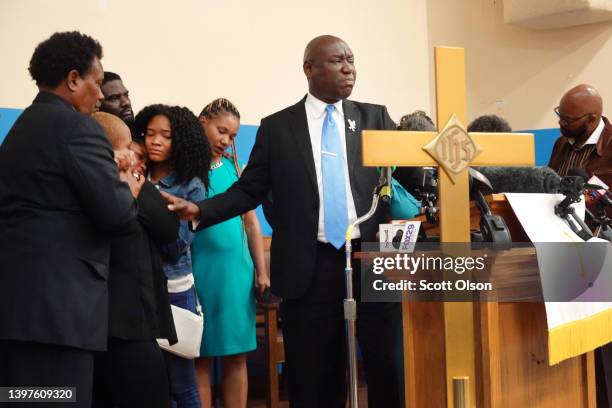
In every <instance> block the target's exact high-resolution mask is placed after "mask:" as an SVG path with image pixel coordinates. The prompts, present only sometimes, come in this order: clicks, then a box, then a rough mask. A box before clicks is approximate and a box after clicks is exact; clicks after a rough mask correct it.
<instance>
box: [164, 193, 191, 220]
mask: <svg viewBox="0 0 612 408" xmlns="http://www.w3.org/2000/svg"><path fill="white" fill-rule="evenodd" d="M160 193H161V195H162V197H163V198H164V200H166V202H167V203H168V209H169V210H170V211H173V212H175V213H176V214H177V215H178V216H179V218H180V219H181V220H187V221H197V220H199V219H200V208H199V207H198V206H197V205H195V204H194V203H192V202H190V201H187V200H183V199H182V198H178V197H176V196H173V195H172V194H168V193H166V192H163V191H160Z"/></svg>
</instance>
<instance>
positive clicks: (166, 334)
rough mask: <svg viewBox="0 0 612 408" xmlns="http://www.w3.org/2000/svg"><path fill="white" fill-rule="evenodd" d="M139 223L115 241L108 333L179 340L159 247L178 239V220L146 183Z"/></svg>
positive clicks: (150, 185)
mask: <svg viewBox="0 0 612 408" xmlns="http://www.w3.org/2000/svg"><path fill="white" fill-rule="evenodd" d="M138 221H139V222H138V227H137V229H136V231H134V232H133V233H132V234H129V235H126V236H123V237H116V238H113V240H112V242H111V255H110V274H109V278H108V291H109V293H108V295H109V322H108V325H109V326H108V327H109V329H108V332H109V336H111V337H117V338H120V339H125V340H153V339H156V338H164V339H168V340H169V341H170V342H171V343H173V342H175V341H176V332H175V330H174V321H173V319H172V312H171V310H170V301H169V300H168V287H167V279H166V275H165V274H164V271H163V269H162V265H161V260H160V256H159V252H158V250H157V245H162V244H167V243H170V242H174V241H175V240H176V236H177V234H178V229H179V219H178V217H177V216H176V214H174V213H173V212H171V211H168V208H167V206H166V202H165V201H164V199H163V198H162V196H161V194H159V191H157V189H156V188H155V186H153V184H151V183H149V182H148V181H147V182H145V184H144V185H143V187H142V191H141V192H140V195H139V196H138Z"/></svg>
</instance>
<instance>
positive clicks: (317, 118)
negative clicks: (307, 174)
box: [305, 93, 361, 242]
mask: <svg viewBox="0 0 612 408" xmlns="http://www.w3.org/2000/svg"><path fill="white" fill-rule="evenodd" d="M305 105H306V118H307V120H308V133H309V134H310V144H311V146H312V154H313V156H314V164H315V172H316V174H317V187H318V189H319V203H320V205H319V231H318V234H317V239H318V240H319V241H320V242H329V241H328V240H327V238H326V237H325V224H324V223H323V220H324V217H325V213H324V209H323V207H324V206H323V177H322V175H321V136H322V132H323V121H324V120H325V115H326V113H325V108H326V106H327V105H328V104H327V103H325V102H323V101H322V100H320V99H317V98H316V97H314V96H312V95H311V94H310V93H308V96H307V97H306V102H305ZM334 107H335V108H336V109H334V113H333V118H334V120H335V122H336V128H337V129H338V132H340V145H341V146H342V151H343V152H344V189H345V191H346V204H347V209H348V222H349V224H352V223H353V222H354V221H355V220H356V219H357V210H356V209H355V201H354V200H353V192H352V191H351V183H350V180H349V172H348V158H347V155H346V133H345V126H344V112H343V111H342V101H338V102H336V103H334ZM359 237H361V232H360V231H359V227H357V228H355V230H354V231H353V238H359Z"/></svg>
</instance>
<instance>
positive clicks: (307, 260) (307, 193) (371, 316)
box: [166, 35, 403, 408]
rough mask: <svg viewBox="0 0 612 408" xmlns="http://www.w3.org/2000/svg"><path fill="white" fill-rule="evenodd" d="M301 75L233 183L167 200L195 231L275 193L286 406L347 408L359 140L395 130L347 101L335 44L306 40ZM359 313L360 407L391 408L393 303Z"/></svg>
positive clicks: (364, 233) (362, 190) (365, 179)
mask: <svg viewBox="0 0 612 408" xmlns="http://www.w3.org/2000/svg"><path fill="white" fill-rule="evenodd" d="M303 69H304V73H305V74H306V78H307V79H308V85H309V92H308V95H306V97H304V98H303V99H302V100H301V101H299V102H298V103H297V104H295V105H293V106H290V107H288V108H286V109H284V110H282V111H280V112H277V113H275V114H273V115H271V116H268V117H267V118H264V119H263V120H262V121H261V126H260V128H259V131H258V133H257V138H256V141H255V146H254V147H253V151H252V153H251V157H250V159H249V163H248V165H247V167H246V169H245V171H244V172H243V174H242V176H241V177H240V179H239V181H238V182H236V183H235V184H234V185H233V186H232V187H231V188H230V189H229V190H228V191H227V192H226V193H224V194H220V195H218V196H215V197H214V198H212V199H210V200H205V201H202V202H199V203H197V205H195V204H193V203H187V202H185V201H183V200H178V199H176V198H173V197H171V196H166V199H167V200H168V201H169V203H170V205H169V207H170V209H174V210H175V211H177V212H178V213H179V214H180V215H181V216H182V217H183V218H186V219H192V220H199V224H198V225H197V228H198V229H201V228H205V227H206V226H209V225H212V224H215V223H218V222H220V221H222V220H225V219H228V218H231V217H234V216H236V215H238V214H242V213H244V212H246V211H248V210H250V209H252V208H254V207H256V206H257V205H258V204H259V203H261V202H262V200H263V199H264V198H265V197H266V195H267V194H268V192H272V196H273V198H274V211H273V214H272V224H273V225H274V237H273V241H272V253H271V274H272V276H271V285H272V286H271V289H272V292H273V293H274V294H276V295H278V296H281V297H282V298H283V303H282V306H281V316H282V319H283V334H284V342H285V351H286V353H285V356H286V360H287V370H288V378H289V399H290V401H291V405H292V406H293V407H308V408H311V407H344V402H345V399H346V361H347V358H346V346H345V329H344V320H343V306H342V301H343V298H344V295H345V287H344V286H345V285H344V273H343V269H344V251H343V244H344V232H345V230H346V227H347V226H348V224H349V223H352V222H353V221H355V220H356V218H357V217H358V216H362V215H364V214H365V213H366V212H367V211H368V209H369V208H370V205H371V201H372V191H373V188H374V187H375V186H376V184H377V182H378V179H379V176H378V173H377V171H376V169H375V168H365V167H363V166H362V164H361V156H362V149H361V137H360V135H361V131H362V130H364V129H389V130H391V129H395V124H394V123H393V121H392V120H391V118H390V117H389V115H388V113H387V110H386V108H385V107H384V106H381V105H372V104H366V103H360V102H354V101H349V100H347V99H346V98H348V97H349V96H350V94H351V92H352V90H353V86H354V84H355V66H354V60H353V53H352V51H351V49H350V48H349V46H348V45H347V44H346V43H345V42H344V41H342V40H341V39H339V38H337V37H333V36H327V35H326V36H320V37H317V38H315V39H313V40H312V41H311V42H310V43H309V44H308V45H307V47H306V50H305V53H304V62H303ZM388 219H389V208H388V206H382V207H381V208H380V209H379V210H378V211H377V212H376V214H375V215H374V217H372V219H371V220H369V221H368V222H366V223H364V224H362V225H360V227H359V228H358V229H357V230H356V231H355V234H354V238H356V239H355V241H354V242H353V244H354V245H355V246H357V248H358V247H359V243H360V241H361V240H365V241H371V242H372V241H375V239H376V238H375V235H376V231H377V230H378V224H379V223H381V222H386V221H387V220H388ZM355 269H356V270H357V271H359V267H358V266H357V268H355ZM355 284H356V285H358V284H359V279H358V278H357V279H355ZM356 293H359V291H358V290H357V292H356ZM357 308H358V318H357V336H358V339H359V343H360V347H361V351H362V353H363V356H364V363H365V369H366V379H367V382H368V400H369V403H368V404H369V406H370V407H384V408H391V407H399V406H401V405H402V395H403V392H402V389H403V386H402V356H401V309H400V304H398V303H395V304H389V303H359V304H358V307H357Z"/></svg>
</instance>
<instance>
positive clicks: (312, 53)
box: [304, 34, 346, 62]
mask: <svg viewBox="0 0 612 408" xmlns="http://www.w3.org/2000/svg"><path fill="white" fill-rule="evenodd" d="M334 42H342V43H344V44H346V43H345V42H344V40H342V38H339V37H336V36H334V35H328V34H326V35H320V36H318V37H315V38H313V39H312V40H310V41H309V42H308V44H306V48H305V49H304V62H306V61H308V60H312V59H313V58H316V57H317V56H318V55H317V54H318V53H319V52H320V50H321V49H322V48H324V47H325V46H326V45H328V44H331V43H334Z"/></svg>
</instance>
